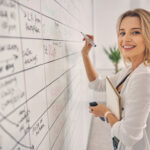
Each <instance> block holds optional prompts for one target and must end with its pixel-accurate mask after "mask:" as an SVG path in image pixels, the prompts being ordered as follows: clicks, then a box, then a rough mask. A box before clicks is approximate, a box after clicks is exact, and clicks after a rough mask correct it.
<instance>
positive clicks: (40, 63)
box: [0, 0, 92, 150]
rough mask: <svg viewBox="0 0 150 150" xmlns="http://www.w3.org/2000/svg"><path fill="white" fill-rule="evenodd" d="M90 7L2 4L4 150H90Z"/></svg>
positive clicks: (78, 0)
mask: <svg viewBox="0 0 150 150" xmlns="http://www.w3.org/2000/svg"><path fill="white" fill-rule="evenodd" d="M91 3H92V0H86V1H85V0H0V150H31V149H34V150H50V149H51V150H61V149H62V150H76V149H77V147H78V150H80V149H81V150H84V149H85V150H86V146H87V142H88V133H89V128H90V116H89V114H88V109H87V108H88V106H87V105H88V103H87V101H86V100H87V99H88V95H87V94H84V93H88V92H87V91H88V89H87V88H86V86H87V85H86V79H85V74H84V68H83V64H82V58H81V55H80V53H81V52H80V51H81V48H82V46H83V44H84V43H83V42H82V38H83V37H82V35H81V34H80V31H82V32H85V33H86V32H88V33H92V22H91V20H92V16H91V14H92V12H91V11H92V8H91ZM83 10H84V11H83ZM84 82H85V84H84ZM81 83H82V84H81ZM83 90H84V92H83ZM79 95H80V97H79Z"/></svg>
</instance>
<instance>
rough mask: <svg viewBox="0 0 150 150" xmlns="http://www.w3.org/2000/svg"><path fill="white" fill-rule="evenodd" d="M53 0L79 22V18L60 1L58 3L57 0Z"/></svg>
mask: <svg viewBox="0 0 150 150" xmlns="http://www.w3.org/2000/svg"><path fill="white" fill-rule="evenodd" d="M54 1H55V3H56V4H58V5H59V6H60V7H61V8H63V9H64V10H65V11H66V12H67V13H68V14H69V15H70V16H71V17H73V18H74V19H75V20H77V21H78V22H80V21H79V19H78V18H77V17H76V16H74V15H72V14H71V13H70V12H69V11H68V10H67V9H66V8H65V7H64V6H63V5H62V4H61V3H59V2H58V1H57V0H54Z"/></svg>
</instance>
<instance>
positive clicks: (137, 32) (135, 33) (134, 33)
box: [132, 31, 140, 35]
mask: <svg viewBox="0 0 150 150" xmlns="http://www.w3.org/2000/svg"><path fill="white" fill-rule="evenodd" d="M132 34H133V35H137V34H140V32H139V31H134V32H132Z"/></svg>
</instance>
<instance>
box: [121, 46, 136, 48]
mask: <svg viewBox="0 0 150 150" xmlns="http://www.w3.org/2000/svg"><path fill="white" fill-rule="evenodd" d="M123 47H124V48H133V47H134V46H123Z"/></svg>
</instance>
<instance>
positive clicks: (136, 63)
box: [131, 57, 144, 72]
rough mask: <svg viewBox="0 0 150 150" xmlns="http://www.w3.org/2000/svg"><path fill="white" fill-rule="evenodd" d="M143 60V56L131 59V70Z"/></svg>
mask: <svg viewBox="0 0 150 150" xmlns="http://www.w3.org/2000/svg"><path fill="white" fill-rule="evenodd" d="M143 62H144V57H140V58H135V59H132V60H131V63H132V72H133V71H134V70H135V69H136V68H137V67H138V66H139V65H140V64H141V63H143Z"/></svg>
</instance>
